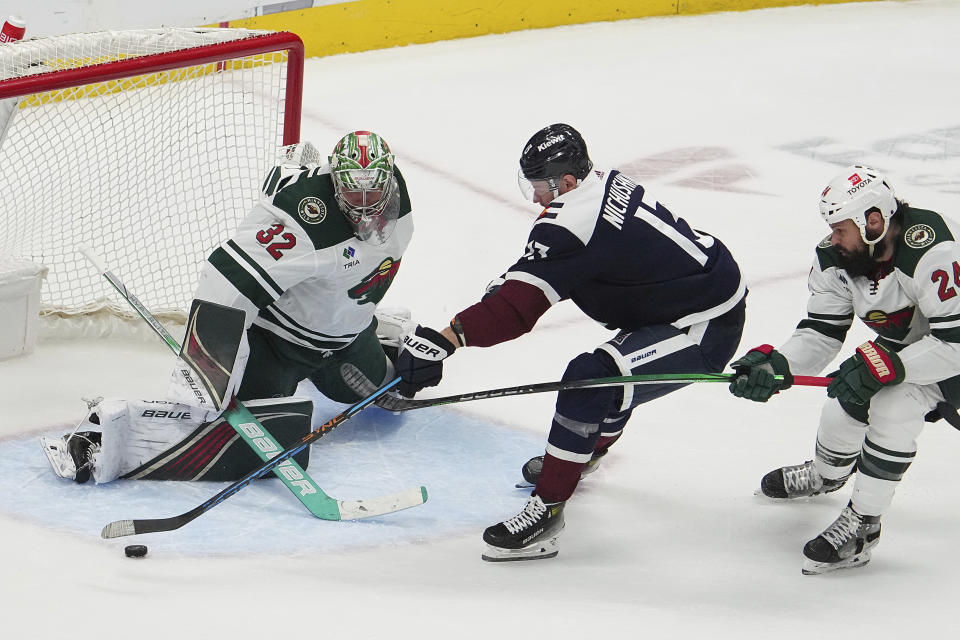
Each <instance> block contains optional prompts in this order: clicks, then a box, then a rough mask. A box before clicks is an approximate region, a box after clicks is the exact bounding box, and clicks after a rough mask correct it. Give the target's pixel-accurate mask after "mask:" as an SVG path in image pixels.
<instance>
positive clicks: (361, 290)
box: [347, 258, 400, 304]
mask: <svg viewBox="0 0 960 640" xmlns="http://www.w3.org/2000/svg"><path fill="white" fill-rule="evenodd" d="M399 268H400V261H399V260H394V259H393V258H384V259H383V262H381V263H380V264H379V266H377V268H376V269H374V270H373V271H372V272H371V273H369V274H367V275H366V276H364V278H363V280H361V281H360V284H358V285H357V286H355V287H353V288H352V289H350V290H349V291H348V292H347V294H348V295H349V296H350V297H351V298H352V299H353V300H357V304H366V303H367V302H372V303H373V304H377V303H379V302H380V301H381V300H382V299H383V296H384V295H385V294H386V293H387V289H389V288H390V284H391V283H392V282H393V279H394V278H395V277H396V275H397V269H399Z"/></svg>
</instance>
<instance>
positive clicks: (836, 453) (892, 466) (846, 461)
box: [815, 383, 943, 516]
mask: <svg viewBox="0 0 960 640" xmlns="http://www.w3.org/2000/svg"><path fill="white" fill-rule="evenodd" d="M942 401H943V394H942V393H941V392H940V389H939V388H938V387H937V385H935V384H928V385H916V384H910V383H901V384H899V385H896V386H893V387H885V388H883V389H881V390H880V392H879V393H877V395H875V396H874V397H873V398H872V399H871V400H870V404H869V405H868V406H867V407H863V406H860V407H850V406H849V405H847V406H846V408H845V407H844V406H841V404H840V403H839V402H837V401H836V400H828V401H827V402H826V403H824V405H823V409H822V411H821V413H820V426H819V428H818V430H817V443H816V458H815V460H816V467H817V471H818V472H819V473H820V475H821V476H822V477H824V478H826V479H829V480H839V479H841V478H846V477H847V476H849V475H850V474H851V473H853V471H854V468H856V471H857V477H856V480H855V481H854V487H853V495H852V498H851V500H852V502H853V508H854V510H855V511H856V512H857V513H859V514H861V515H869V516H879V515H883V512H884V510H885V509H886V508H887V507H889V506H890V503H891V502H892V501H893V494H894V492H895V491H896V489H897V486H898V485H899V483H900V480H901V479H902V478H903V475H904V474H905V473H906V472H907V469H908V468H909V467H910V464H911V463H912V462H913V458H914V456H916V454H917V437H918V436H919V435H920V432H921V431H923V427H924V424H925V423H924V416H925V415H926V413H927V412H929V411H931V410H933V409H934V408H935V407H936V405H937V403H938V402H942ZM858 409H859V410H858ZM851 414H854V415H856V416H857V417H854V415H851Z"/></svg>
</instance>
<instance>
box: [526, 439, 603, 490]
mask: <svg viewBox="0 0 960 640" xmlns="http://www.w3.org/2000/svg"><path fill="white" fill-rule="evenodd" d="M605 455H607V449H604V450H603V451H594V452H593V456H591V457H590V460H589V461H588V462H587V464H585V465H583V471H581V472H580V477H581V478H583V477H584V476H587V475H590V474H591V473H593V472H594V471H596V470H597V467H598V466H599V465H600V459H601V458H603V456H605ZM542 469H543V456H536V457H534V458H530V459H529V460H527V461H526V462H525V463H524V465H523V468H522V469H521V470H520V472H521V473H522V474H523V479H524V481H525V483H524V484H519V483H518V484H517V488H518V489H522V488H529V487H535V486H537V480H539V479H540V471H541V470H542Z"/></svg>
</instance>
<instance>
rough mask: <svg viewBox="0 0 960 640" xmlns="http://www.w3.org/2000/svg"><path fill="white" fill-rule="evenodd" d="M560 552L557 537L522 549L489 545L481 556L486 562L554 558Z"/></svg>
mask: <svg viewBox="0 0 960 640" xmlns="http://www.w3.org/2000/svg"><path fill="white" fill-rule="evenodd" d="M559 552H560V544H559V542H558V541H557V537H554V538H550V539H549V540H544V541H542V542H538V543H536V544H532V545H528V546H526V547H523V548H522V549H501V548H500V547H494V546H491V545H489V544H488V545H487V548H486V550H485V551H484V552H483V553H482V554H480V558H481V559H483V560H485V561H486V562H516V561H519V560H546V559H547V558H554V557H556V555H557V554H558V553H559Z"/></svg>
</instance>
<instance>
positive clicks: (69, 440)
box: [40, 431, 101, 484]
mask: <svg viewBox="0 0 960 640" xmlns="http://www.w3.org/2000/svg"><path fill="white" fill-rule="evenodd" d="M100 438H101V436H100V432H98V431H77V432H76V433H73V434H68V435H65V436H63V437H62V438H47V437H42V438H40V442H41V445H42V446H43V452H44V453H45V454H46V455H47V460H49V461H50V465H51V466H52V467H53V471H54V472H55V473H56V474H57V475H58V476H60V477H61V478H66V479H68V480H74V481H76V482H78V483H81V484H82V483H84V482H87V481H88V480H89V479H90V473H91V471H92V470H93V456H94V455H96V453H97V452H99V451H100Z"/></svg>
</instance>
